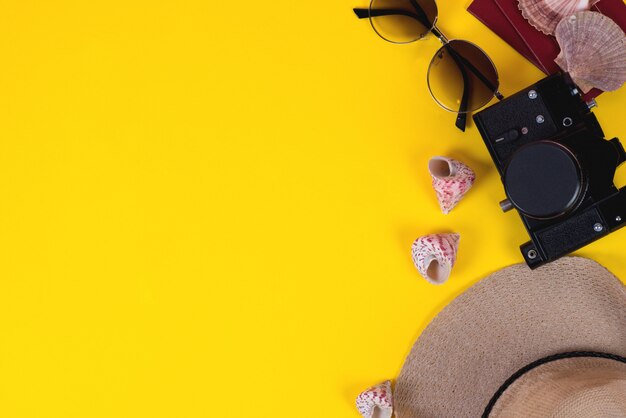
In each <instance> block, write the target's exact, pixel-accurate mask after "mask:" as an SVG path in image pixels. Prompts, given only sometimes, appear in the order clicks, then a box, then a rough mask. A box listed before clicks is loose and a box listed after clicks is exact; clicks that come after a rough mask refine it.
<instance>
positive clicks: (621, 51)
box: [554, 12, 626, 93]
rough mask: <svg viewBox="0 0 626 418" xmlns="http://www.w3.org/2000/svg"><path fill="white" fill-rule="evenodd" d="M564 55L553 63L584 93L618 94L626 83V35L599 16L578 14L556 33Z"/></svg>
mask: <svg viewBox="0 0 626 418" xmlns="http://www.w3.org/2000/svg"><path fill="white" fill-rule="evenodd" d="M555 36H556V40H557V41H558V43H559V46H560V47H561V53H560V54H559V56H558V57H556V59H555V60H554V61H555V62H556V63H557V64H558V65H559V67H561V68H562V69H563V70H564V71H567V72H568V73H569V75H570V77H572V80H574V82H575V83H576V85H578V87H579V88H580V89H581V90H582V91H583V92H585V93H587V92H588V91H589V90H591V89H592V88H593V87H595V88H598V89H600V90H604V91H613V90H617V89H618V88H620V87H621V86H622V84H624V82H625V81H626V35H624V31H623V30H622V29H621V28H620V27H619V26H618V25H617V23H615V22H614V21H613V20H611V19H610V18H609V17H606V16H604V15H603V14H601V13H597V12H577V13H575V14H573V15H571V16H570V17H568V18H565V19H563V20H562V21H561V22H560V23H559V24H558V26H557V27H556V31H555Z"/></svg>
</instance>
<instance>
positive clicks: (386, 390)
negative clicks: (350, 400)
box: [356, 380, 393, 418]
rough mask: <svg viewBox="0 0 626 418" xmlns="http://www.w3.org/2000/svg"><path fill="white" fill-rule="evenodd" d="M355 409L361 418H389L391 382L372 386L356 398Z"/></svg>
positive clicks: (391, 403)
mask: <svg viewBox="0 0 626 418" xmlns="http://www.w3.org/2000/svg"><path fill="white" fill-rule="evenodd" d="M356 407H357V409H358V410H359V414H361V416H362V417H363V418H391V415H392V414H393V394H392V392H391V381H389V380H387V381H385V382H383V383H381V384H379V385H376V386H372V387H371V388H369V389H367V390H366V391H364V392H361V394H360V395H359V396H358V397H357V398H356Z"/></svg>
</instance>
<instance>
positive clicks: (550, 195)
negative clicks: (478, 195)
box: [504, 141, 583, 219]
mask: <svg viewBox="0 0 626 418" xmlns="http://www.w3.org/2000/svg"><path fill="white" fill-rule="evenodd" d="M504 188H505V191H506V194H507V197H508V199H509V200H510V201H511V203H512V204H513V205H514V206H515V207H516V208H517V209H518V210H519V211H520V212H522V213H523V214H525V215H527V216H529V217H531V218H535V219H553V218H556V217H559V216H562V215H565V214H567V213H569V212H571V211H572V210H573V209H575V208H576V207H577V206H578V204H579V202H580V198H581V197H582V191H583V178H582V170H581V168H580V164H579V163H578V160H577V159H576V157H575V156H574V154H573V153H572V152H571V151H570V150H569V149H567V148H566V147H564V146H562V145H560V144H557V143H556V142H551V141H540V142H535V143H532V144H530V145H527V146H525V147H522V148H521V149H520V150H519V151H517V152H516V153H515V154H514V155H513V157H512V158H511V161H510V163H509V165H508V166H507V168H506V170H505V172H504Z"/></svg>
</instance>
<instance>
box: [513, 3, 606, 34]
mask: <svg viewBox="0 0 626 418" xmlns="http://www.w3.org/2000/svg"><path fill="white" fill-rule="evenodd" d="M599 1H600V0H519V2H518V7H519V9H520V10H521V11H522V15H523V16H524V18H525V19H526V20H528V22H529V23H530V24H531V25H532V26H534V27H535V28H536V29H537V30H540V31H541V32H543V33H545V34H546V35H552V34H554V31H555V29H556V26H557V25H558V24H559V22H560V21H561V20H563V18H565V17H567V16H571V15H572V14H574V13H576V12H579V11H582V10H589V9H590V8H591V7H592V6H593V5H594V4H596V3H597V2H599Z"/></svg>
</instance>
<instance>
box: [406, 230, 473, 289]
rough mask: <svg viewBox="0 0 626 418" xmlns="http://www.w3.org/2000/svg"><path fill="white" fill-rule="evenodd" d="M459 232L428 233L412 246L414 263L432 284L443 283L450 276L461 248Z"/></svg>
mask: <svg viewBox="0 0 626 418" xmlns="http://www.w3.org/2000/svg"><path fill="white" fill-rule="evenodd" d="M460 239H461V236H460V235H459V234H434V235H426V236H423V237H420V238H418V239H416V240H415V242H414V243H413V246H412V247H411V255H412V257H413V264H415V267H416V268H417V270H418V271H419V272H420V274H421V275H422V277H423V278H425V279H426V280H427V281H429V282H430V283H432V284H443V283H445V282H446V281H447V280H448V278H449V277H450V273H451V271H452V267H454V263H456V256H457V252H458V249H459V240H460Z"/></svg>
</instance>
